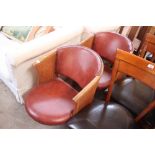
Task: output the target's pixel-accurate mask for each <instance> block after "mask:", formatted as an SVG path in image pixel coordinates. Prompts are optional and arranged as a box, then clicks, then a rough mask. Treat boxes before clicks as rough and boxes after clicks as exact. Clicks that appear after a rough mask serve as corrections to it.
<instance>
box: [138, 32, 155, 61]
mask: <svg viewBox="0 0 155 155" xmlns="http://www.w3.org/2000/svg"><path fill="white" fill-rule="evenodd" d="M140 51H141V53H140V56H141V57H144V56H145V53H146V51H149V52H151V53H152V54H153V57H155V35H153V34H151V33H147V34H146V36H145V38H144V41H143V44H142V47H141V49H140ZM152 61H153V59H152Z"/></svg>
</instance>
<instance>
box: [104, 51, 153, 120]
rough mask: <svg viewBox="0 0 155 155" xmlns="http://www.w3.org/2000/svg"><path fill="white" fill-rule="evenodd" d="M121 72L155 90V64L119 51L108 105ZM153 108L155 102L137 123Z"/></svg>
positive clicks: (108, 96)
mask: <svg viewBox="0 0 155 155" xmlns="http://www.w3.org/2000/svg"><path fill="white" fill-rule="evenodd" d="M119 72H121V73H125V74H127V75H129V76H132V77H134V78H136V79H138V80H139V81H142V82H143V83H144V84H146V85H148V86H149V87H151V88H153V89H155V64H154V63H151V62H150V61H147V60H144V59H143V58H140V57H138V56H135V55H133V54H130V53H127V52H125V51H123V50H120V49H118V50H117V54H116V59H115V63H114V67H113V72H112V79H111V82H110V86H109V88H108V95H107V98H106V103H108V102H109V101H110V97H111V94H112V89H113V85H114V82H115V80H116V77H117V74H118V73H119ZM153 108H155V101H153V102H152V103H150V104H149V105H148V106H147V107H146V108H145V109H144V110H143V111H142V112H141V113H140V114H139V115H138V116H137V117H136V119H135V120H136V121H139V120H141V119H142V118H143V117H144V116H145V115H146V114H147V113H148V112H150V111H151V110H152V109H153Z"/></svg>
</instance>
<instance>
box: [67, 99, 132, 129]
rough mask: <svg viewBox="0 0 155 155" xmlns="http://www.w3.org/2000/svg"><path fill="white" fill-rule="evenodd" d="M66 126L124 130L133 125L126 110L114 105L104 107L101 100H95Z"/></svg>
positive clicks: (130, 116)
mask: <svg viewBox="0 0 155 155" xmlns="http://www.w3.org/2000/svg"><path fill="white" fill-rule="evenodd" d="M67 124H68V127H70V128H73V129H89V128H92V129H96V128H97V129H126V128H133V127H134V125H135V124H134V120H133V117H132V115H131V114H130V113H129V112H128V110H126V109H125V108H124V107H122V106H121V105H119V104H116V103H109V104H108V105H105V104H104V102H103V101H102V100H101V101H100V100H96V101H95V102H94V103H93V104H92V105H91V106H89V107H87V108H86V109H84V110H83V111H81V112H80V113H79V114H77V115H76V116H74V117H73V118H72V119H71V120H69V121H68V122H67Z"/></svg>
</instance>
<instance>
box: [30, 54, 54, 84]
mask: <svg viewBox="0 0 155 155" xmlns="http://www.w3.org/2000/svg"><path fill="white" fill-rule="evenodd" d="M55 61H56V51H52V53H51V52H50V54H48V55H46V56H44V57H43V58H41V59H40V60H37V61H36V63H35V64H33V66H34V67H35V69H36V71H37V74H38V84H41V83H46V82H49V81H51V80H52V79H53V78H55Z"/></svg>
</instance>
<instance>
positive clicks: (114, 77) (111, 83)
mask: <svg viewBox="0 0 155 155" xmlns="http://www.w3.org/2000/svg"><path fill="white" fill-rule="evenodd" d="M118 65H119V61H115V64H114V67H113V72H112V77H111V82H110V85H109V87H108V94H107V97H106V99H105V103H108V102H109V101H110V97H111V94H112V88H113V85H114V82H115V80H116V78H117V76H118V74H119V73H118V72H117V68H118Z"/></svg>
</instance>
